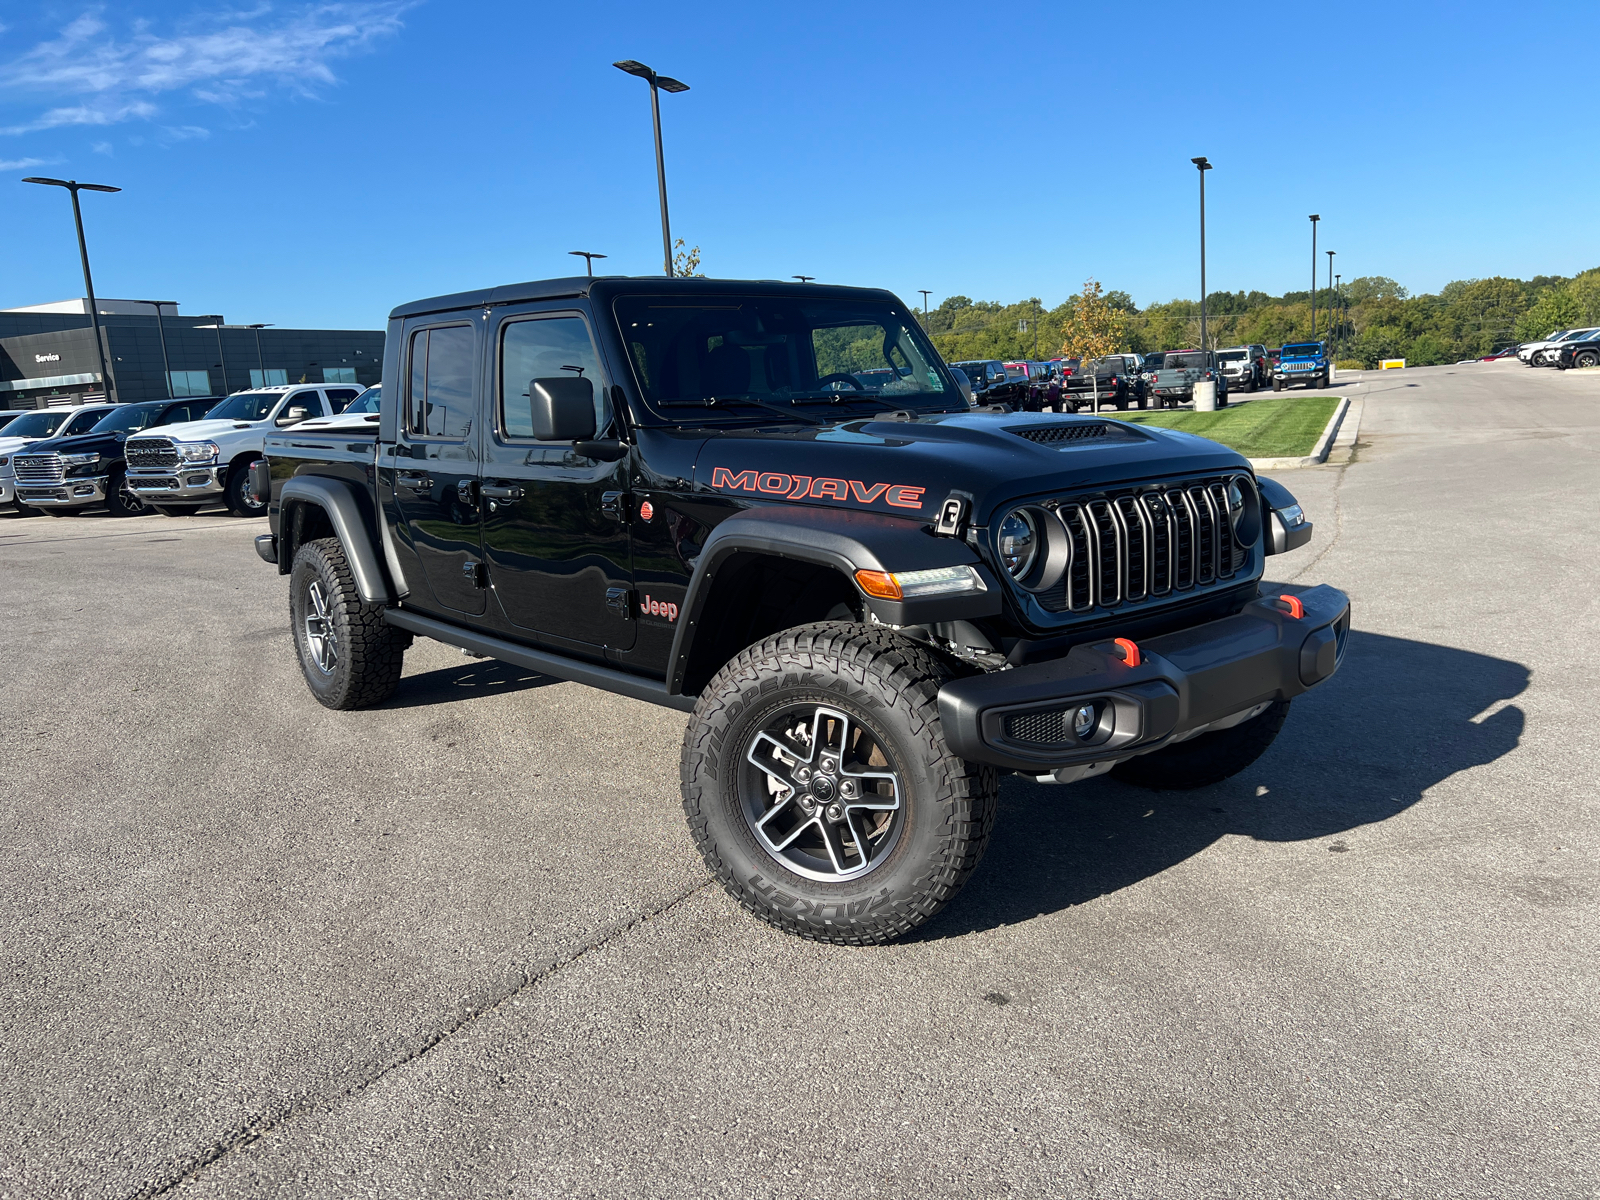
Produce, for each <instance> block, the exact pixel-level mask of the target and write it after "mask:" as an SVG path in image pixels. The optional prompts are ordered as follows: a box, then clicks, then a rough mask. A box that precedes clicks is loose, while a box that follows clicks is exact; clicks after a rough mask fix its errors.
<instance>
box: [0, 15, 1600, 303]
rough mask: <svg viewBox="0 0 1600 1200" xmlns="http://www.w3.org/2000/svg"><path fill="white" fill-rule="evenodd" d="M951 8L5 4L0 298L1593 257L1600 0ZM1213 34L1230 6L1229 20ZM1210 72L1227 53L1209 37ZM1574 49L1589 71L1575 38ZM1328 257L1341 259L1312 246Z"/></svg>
mask: <svg viewBox="0 0 1600 1200" xmlns="http://www.w3.org/2000/svg"><path fill="white" fill-rule="evenodd" d="M1330 11H1331V10H1330V9H1329V7H1328V6H1326V5H1303V6H1282V5H1269V4H1227V3H1219V4H1215V5H1210V6H1204V7H1203V8H1202V7H1201V6H1196V5H1194V4H1192V3H1190V4H1168V3H1145V4H1116V5H1112V4H1101V5H1089V4H1030V3H1026V2H1018V0H1013V2H1012V3H1008V4H1004V5H983V4H974V3H971V2H970V0H969V2H967V3H962V4H944V3H924V4H918V5H884V4H877V5H874V4H861V3H833V2H825V3H811V4H806V5H798V4H787V5H774V4H755V5H752V4H749V3H740V4H731V3H730V4H711V3H703V4H677V5H668V4H662V3H659V0H658V2H656V3H645V4H631V3H605V4H572V3H561V4H549V3H471V4H464V3H445V2H444V0H420V2H417V3H395V2H389V0H361V2H351V3H322V4H316V5H300V4H288V3H254V4H251V3H246V4H239V5H233V6H230V5H228V4H225V3H224V4H215V3H212V4H208V5H206V6H204V7H202V6H199V5H196V4H191V3H155V2H142V0H119V2H118V3H116V4H106V5H85V4H73V3H59V2H56V0H45V2H43V3H40V2H39V0H21V2H18V0H0V228H3V229H4V230H5V232H6V237H5V238H4V245H5V269H4V272H3V274H0V306H11V305H17V304H30V303H38V302H41V301H45V300H52V299H59V298H64V297H68V296H74V295H80V294H81V293H82V283H81V278H80V275H79V269H78V263H77V256H76V253H75V247H74V245H73V242H72V230H71V219H70V212H69V209H68V205H67V200H66V197H65V195H64V194H62V193H59V192H57V191H55V190H54V189H45V188H36V187H25V186H23V185H21V184H20V183H19V182H18V180H20V179H21V178H22V177H23V176H24V175H32V174H44V175H54V176H59V177H64V178H77V179H81V180H90V181H97V182H106V183H112V184H117V185H120V186H122V187H123V188H124V189H125V190H124V191H123V193H122V194H120V195H116V196H97V195H91V196H86V197H85V200H84V205H85V209H86V213H85V217H86V223H87V226H88V232H89V240H90V251H91V254H92V257H93V265H94V270H95V279H96V288H97V290H98V291H99V292H100V293H101V294H102V295H108V296H132V297H144V298H159V299H173V300H178V301H180V302H181V303H182V304H183V306H184V311H185V312H194V313H204V312H218V311H220V312H223V313H225V314H226V315H227V317H228V319H229V320H230V321H239V322H244V321H272V322H275V323H277V324H279V325H282V326H312V327H318V326H328V327H346V326H349V327H360V328H376V327H378V326H380V325H381V323H382V321H383V318H384V316H385V315H386V314H387V312H388V310H389V309H390V308H391V307H393V306H394V305H395V304H398V303H401V302H404V301H406V300H410V299H414V298H417V297H421V296H427V295H432V294H436V293H439V292H447V291H453V290H458V289H463V288H469V287H478V286H483V285H486V284H492V283H499V282H507V281H512V280H518V279H533V278H544V277H550V276H554V275H564V274H571V273H573V268H574V265H575V264H579V263H580V261H581V260H578V259H573V258H569V257H568V256H567V254H566V251H568V250H573V249H585V250H598V251H603V252H605V253H607V254H609V255H610V258H609V259H608V260H607V261H606V262H605V263H604V264H603V265H604V267H606V268H608V269H610V270H613V271H617V272H619V273H626V274H647V273H652V272H659V270H660V257H661V256H660V226H659V222H658V212H657V206H656V195H655V164H654V158H653V153H652V147H651V140H650V124H649V103H648V98H647V90H646V88H645V86H644V84H643V83H641V82H640V81H638V80H636V79H632V78H629V77H627V76H624V75H623V74H622V73H620V72H619V71H617V70H615V69H614V68H613V67H612V66H611V65H610V64H611V63H612V61H613V60H616V59H621V58H635V59H639V60H641V61H643V62H646V63H649V64H650V65H652V66H653V67H655V68H656V69H657V70H659V71H661V72H663V73H665V74H671V75H675V76H677V77H679V78H681V79H683V80H685V81H686V82H688V83H689V84H690V85H691V89H692V90H691V91H689V92H687V93H685V94H682V95H676V96H663V98H662V107H663V118H664V124H665V131H666V149H667V175H668V186H669V192H670V198H671V203H672V214H673V231H674V234H675V235H681V236H683V237H684V238H686V239H687V240H688V242H689V243H690V244H691V245H694V244H699V245H700V247H701V248H702V253H703V255H704V268H705V269H706V270H707V271H708V273H710V274H712V275H718V276H729V277H749V278H770V277H788V276H790V275H793V274H796V273H804V274H808V275H815V276H817V277H818V278H819V279H821V280H823V281H826V282H835V283H852V284H870V285H876V286H884V287H889V288H891V289H893V290H895V291H897V292H899V293H900V294H901V295H902V296H905V297H906V298H908V299H910V300H912V302H913V303H918V302H920V300H919V298H917V297H916V289H918V288H924V287H925V288H929V289H931V291H932V293H933V303H934V304H937V303H938V302H939V301H940V299H942V298H943V297H944V296H947V295H950V294H953V293H961V294H964V295H968V296H971V297H974V298H977V299H1000V300H1008V301H1009V300H1015V299H1021V298H1023V297H1026V296H1029V295H1038V296H1040V297H1042V298H1043V299H1044V301H1045V302H1046V303H1047V304H1054V303H1057V302H1059V301H1060V300H1062V299H1063V298H1065V297H1066V295H1068V294H1069V293H1070V292H1073V291H1076V290H1077V289H1078V288H1079V287H1080V286H1081V284H1082V282H1083V280H1084V279H1085V278H1086V277H1089V276H1094V277H1095V278H1098V279H1100V280H1101V281H1102V282H1103V283H1104V284H1105V286H1106V287H1108V288H1122V289H1125V290H1127V291H1129V292H1130V293H1132V295H1133V296H1134V298H1135V300H1136V301H1137V302H1139V303H1140V304H1144V303H1148V302H1150V301H1153V300H1165V299H1170V298H1172V297H1174V296H1194V295H1196V294H1197V292H1198V278H1197V275H1198V267H1197V259H1198V251H1197V245H1196V241H1197V229H1196V225H1197V219H1196V184H1195V171H1194V168H1193V167H1192V166H1190V164H1189V159H1190V158H1191V157H1192V156H1194V155H1196V154H1205V155H1208V156H1209V157H1210V159H1211V161H1212V162H1213V163H1214V164H1215V165H1216V169H1215V170H1214V171H1212V172H1211V173H1210V175H1209V176H1208V181H1207V213H1208V284H1209V286H1210V287H1211V289H1213V290H1218V289H1229V290H1234V289H1241V288H1243V289H1249V288H1261V289H1263V290H1266V291H1269V292H1274V293H1277V292H1282V291H1284V290H1286V289H1290V288H1303V287H1305V286H1306V283H1307V277H1308V276H1309V273H1310V262H1309V260H1310V246H1309V232H1308V230H1309V224H1308V222H1307V220H1306V215H1307V214H1308V213H1312V212H1317V213H1320V214H1321V215H1322V217H1323V222H1322V226H1321V231H1322V232H1321V235H1320V241H1319V246H1320V247H1321V248H1322V249H1332V250H1336V251H1338V259H1337V265H1336V268H1335V269H1336V270H1338V271H1339V272H1340V273H1341V274H1342V275H1343V276H1344V277H1345V278H1346V279H1350V278H1353V277H1355V276H1357V275H1371V274H1380V275H1389V276H1393V277H1394V278H1396V279H1398V280H1400V282H1402V283H1404V284H1405V285H1407V286H1408V287H1410V288H1411V289H1412V290H1413V291H1432V290H1436V289H1437V288H1439V287H1440V286H1441V285H1443V284H1444V283H1445V282H1447V281H1448V280H1450V279H1454V278H1471V277H1478V276H1488V275H1496V274H1504V275H1513V276H1520V277H1524V278H1526V277H1529V276H1532V275H1536V274H1572V273H1575V272H1577V271H1579V270H1583V269H1585V268H1588V267H1592V266H1596V265H1600V225H1597V222H1596V221H1595V219H1594V202H1593V197H1594V195H1595V194H1596V190H1597V189H1596V184H1597V182H1600V180H1597V178H1596V176H1597V170H1596V153H1595V151H1594V149H1593V146H1592V143H1591V142H1590V141H1588V140H1585V139H1584V138H1581V137H1575V136H1572V135H1571V134H1569V133H1563V132H1562V131H1563V130H1566V129H1569V128H1570V129H1572V130H1579V129H1581V128H1582V127H1583V126H1584V125H1585V124H1586V122H1587V119H1588V118H1589V116H1590V113H1591V109H1592V104H1591V103H1590V101H1591V99H1592V95H1593V89H1592V83H1591V82H1590V80H1591V78H1592V72H1591V71H1589V70H1588V69H1587V68H1585V67H1582V66H1581V65H1577V60H1575V59H1572V58H1569V57H1567V56H1566V55H1565V54H1564V52H1563V51H1562V47H1583V46H1588V45H1591V44H1592V43H1593V41H1594V35H1595V33H1596V32H1597V30H1596V25H1597V24H1600V20H1597V17H1596V15H1595V12H1594V11H1593V10H1588V9H1587V6H1575V5H1556V4H1540V3H1532V4H1528V3H1525V4H1523V5H1520V6H1517V10H1516V12H1515V15H1514V16H1513V15H1512V14H1511V13H1510V11H1509V10H1507V9H1506V8H1505V7H1504V6H1503V5H1489V4H1486V3H1478V2H1473V0H1466V2H1463V3H1455V4H1442V3H1440V4H1423V3H1412V4H1404V3H1401V4H1395V3H1387V4H1368V3H1347V4H1345V5H1343V6H1340V7H1339V8H1338V10H1337V11H1339V13H1340V15H1341V19H1340V22H1339V25H1338V27H1337V28H1330V27H1329V26H1328V24H1327V22H1326V19H1325V17H1326V14H1327V13H1329V12H1330ZM1201 13H1204V14H1205V19H1204V20H1202V19H1201V16H1200V14H1201ZM1202 53H1203V62H1202V59H1201V54H1202ZM1579 57H1580V58H1581V57H1582V56H1581V55H1580V56H1579ZM1322 262H1323V265H1324V267H1325V265H1326V258H1325V257H1323V259H1322Z"/></svg>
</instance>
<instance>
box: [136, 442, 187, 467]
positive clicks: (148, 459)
mask: <svg viewBox="0 0 1600 1200" xmlns="http://www.w3.org/2000/svg"><path fill="white" fill-rule="evenodd" d="M123 453H124V454H126V455H127V457H128V465H129V466H130V467H175V466H177V465H178V451H177V448H176V447H175V446H173V444H172V439H171V438H165V437H153V438H129V439H128V440H127V442H126V443H124V445H123Z"/></svg>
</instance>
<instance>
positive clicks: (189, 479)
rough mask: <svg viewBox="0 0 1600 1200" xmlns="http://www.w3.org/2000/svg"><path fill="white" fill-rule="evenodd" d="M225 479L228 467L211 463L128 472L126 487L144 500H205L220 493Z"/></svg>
mask: <svg viewBox="0 0 1600 1200" xmlns="http://www.w3.org/2000/svg"><path fill="white" fill-rule="evenodd" d="M227 483H228V468H227V467H224V466H217V465H216V464H212V463H199V464H196V465H194V466H176V467H171V468H166V467H163V468H161V469H160V470H152V469H146V470H142V471H129V472H128V487H129V489H130V490H132V491H134V492H136V493H138V495H139V496H140V497H141V498H142V499H145V500H155V501H158V502H159V501H170V500H204V499H207V498H208V497H211V496H219V495H221V494H222V492H223V491H224V490H225V489H226V487H227Z"/></svg>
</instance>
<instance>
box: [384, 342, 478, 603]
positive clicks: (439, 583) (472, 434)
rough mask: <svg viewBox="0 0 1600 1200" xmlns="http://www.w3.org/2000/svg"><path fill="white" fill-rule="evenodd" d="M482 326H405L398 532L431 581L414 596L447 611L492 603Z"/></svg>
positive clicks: (398, 437) (396, 491) (397, 469)
mask: <svg viewBox="0 0 1600 1200" xmlns="http://www.w3.org/2000/svg"><path fill="white" fill-rule="evenodd" d="M478 324H479V323H478V322H475V321H474V320H473V319H472V317H471V316H467V315H461V316H454V317H450V318H444V319H431V320H417V321H414V322H407V323H406V325H405V327H404V328H405V345H404V349H403V350H402V357H401V371H402V379H403V380H404V393H403V395H402V396H401V398H400V405H401V407H400V421H399V429H398V431H397V435H396V440H395V448H394V495H395V504H396V507H397V508H398V509H399V513H400V521H399V523H398V525H397V528H396V532H397V533H398V534H399V537H400V540H401V541H402V542H403V543H404V545H405V547H406V548H407V549H409V550H410V551H411V552H412V554H414V555H415V559H416V562H417V565H418V566H420V567H421V569H422V574H423V576H424V578H425V579H426V580H427V595H424V594H421V589H416V588H414V589H413V590H412V595H411V597H410V598H409V602H412V603H416V604H418V605H419V606H423V607H427V606H428V597H429V596H431V599H432V602H433V604H432V606H433V607H435V608H436V609H438V610H441V611H443V612H444V613H445V614H446V615H448V614H450V613H467V614H474V615H475V614H478V613H482V612H483V611H484V607H485V604H484V601H485V592H484V587H485V584H486V580H485V577H484V571H483V563H482V541H483V523H482V520H481V519H480V516H479V510H478V500H477V486H478V445H479V441H480V435H479V430H478V421H477V414H478V411H479V409H478V397H479V396H480V395H481V388H482V379H481V374H482V373H481V371H480V370H479V369H478V363H479V360H480V358H481V357H482V356H481V354H480V353H479V333H478V328H477V325H478ZM386 457H387V456H386ZM385 465H387V464H385Z"/></svg>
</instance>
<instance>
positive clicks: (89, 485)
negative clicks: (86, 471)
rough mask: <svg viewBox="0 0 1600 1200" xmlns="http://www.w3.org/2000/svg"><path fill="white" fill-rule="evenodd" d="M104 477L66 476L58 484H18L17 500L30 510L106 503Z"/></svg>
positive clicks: (105, 478)
mask: <svg viewBox="0 0 1600 1200" xmlns="http://www.w3.org/2000/svg"><path fill="white" fill-rule="evenodd" d="M108 478H109V477H108V476H105V475H86V476H73V475H68V476H67V477H66V478H65V479H63V480H62V481H61V482H60V483H19V484H18V485H17V499H18V500H20V501H22V503H24V504H26V505H28V506H29V507H30V508H82V507H83V506H84V505H87V504H104V503H105V501H106V480H107V479H108Z"/></svg>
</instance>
